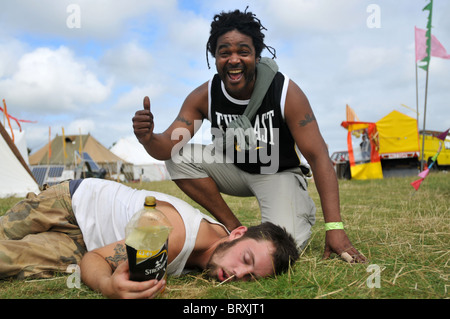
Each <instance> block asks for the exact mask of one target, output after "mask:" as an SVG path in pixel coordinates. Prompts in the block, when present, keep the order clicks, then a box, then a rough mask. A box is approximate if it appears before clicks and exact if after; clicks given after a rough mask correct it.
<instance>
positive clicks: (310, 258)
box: [0, 171, 450, 300]
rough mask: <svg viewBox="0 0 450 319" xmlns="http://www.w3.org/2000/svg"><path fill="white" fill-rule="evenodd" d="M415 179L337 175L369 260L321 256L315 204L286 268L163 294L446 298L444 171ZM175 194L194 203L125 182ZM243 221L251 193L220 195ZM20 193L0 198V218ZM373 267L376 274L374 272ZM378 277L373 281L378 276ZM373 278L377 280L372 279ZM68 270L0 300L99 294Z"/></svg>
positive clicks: (449, 230)
mask: <svg viewBox="0 0 450 319" xmlns="http://www.w3.org/2000/svg"><path fill="white" fill-rule="evenodd" d="M416 179H417V177H392V178H385V179H382V180H366V181H357V180H340V181H339V184H340V196H341V207H342V217H343V221H344V223H345V227H346V231H347V233H348V235H349V237H350V240H351V241H352V243H353V244H354V246H355V247H356V248H357V249H358V250H360V252H362V253H364V255H365V256H367V258H368V259H369V262H368V263H367V264H348V263H345V262H344V261H342V260H341V259H339V258H337V257H336V255H334V256H332V258H330V259H328V260H322V253H323V247H324V235H325V231H324V229H323V217H322V211H321V209H320V205H319V197H318V194H317V191H316V189H315V185H314V181H310V185H309V191H310V193H311V196H312V197H313V199H314V201H315V202H316V205H317V207H318V211H317V222H316V225H315V226H314V227H313V234H312V237H311V241H310V243H309V244H308V246H307V247H306V248H305V250H304V251H303V252H302V253H301V257H300V259H299V261H298V262H297V263H296V264H294V265H292V267H291V269H290V271H289V272H288V273H286V274H284V275H281V276H277V277H276V278H267V279H262V280H259V281H255V282H241V283H238V282H228V283H224V284H222V285H220V286H218V284H219V282H217V281H213V280H208V279H206V278H204V277H203V276H202V275H201V274H199V273H195V274H190V275H187V276H182V277H178V278H175V277H169V279H168V286H167V289H166V291H165V293H164V294H163V295H162V296H161V297H160V298H162V299H251V300H256V299H316V298H317V299H446V298H448V297H449V291H450V282H449V280H448V279H449V278H448V276H449V266H450V265H449V261H450V254H449V247H450V201H449V198H450V174H449V173H448V172H446V171H439V172H431V173H430V174H429V175H428V176H427V178H426V179H425V180H424V181H423V183H422V185H421V187H420V188H419V189H418V190H417V191H415V189H414V188H413V187H412V186H411V182H413V181H414V180H416ZM129 185H131V186H133V187H136V188H146V189H156V190H159V191H161V192H165V193H168V194H172V195H175V196H178V197H180V198H182V199H184V200H186V201H187V202H189V203H191V204H192V205H193V206H196V207H198V208H199V209H201V210H202V211H203V212H205V210H204V209H202V208H201V207H199V206H198V205H197V204H196V203H195V202H193V201H191V200H190V199H189V198H187V196H186V195H184V194H183V193H182V192H181V191H180V190H179V189H178V188H177V186H176V185H175V184H174V183H173V182H171V181H162V182H153V183H142V184H139V183H134V184H129ZM225 198H226V201H227V202H228V203H229V205H230V206H231V208H232V209H233V211H234V212H235V213H236V214H237V215H238V217H239V218H240V219H241V221H242V223H243V224H244V225H254V224H257V223H259V221H260V216H259V209H258V204H257V202H256V200H255V199H254V198H239V197H231V196H226V197H225ZM19 200H20V199H19V198H7V199H1V200H0V215H1V214H4V213H5V212H6V210H7V209H8V208H9V207H11V206H12V205H13V204H14V203H15V202H17V201H19ZM377 270H379V276H377V275H378V274H377ZM377 277H378V278H377ZM377 280H378V281H377ZM74 284H75V281H74V280H73V274H58V275H56V276H55V277H54V278H51V279H47V280H25V281H19V280H9V279H8V280H0V299H8V298H9V299H99V298H103V297H102V296H101V295H100V294H98V293H96V292H94V291H92V290H90V289H89V288H88V287H87V286H85V285H84V284H82V283H81V285H80V287H79V288H77V287H76V285H74Z"/></svg>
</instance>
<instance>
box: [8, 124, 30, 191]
mask: <svg viewBox="0 0 450 319" xmlns="http://www.w3.org/2000/svg"><path fill="white" fill-rule="evenodd" d="M0 133H1V134H0V154H1V155H0V198H4V197H10V196H13V197H24V196H25V195H26V194H27V193H28V192H35V193H38V192H39V186H38V184H37V182H36V180H35V179H34V177H33V175H32V174H31V171H30V169H29V168H28V165H27V163H26V161H25V160H24V159H23V157H22V155H21V153H20V151H19V149H18V148H17V147H16V145H15V144H14V142H13V141H12V139H11V137H10V136H9V135H8V133H7V131H6V130H5V128H4V127H3V125H2V124H1V123H0Z"/></svg>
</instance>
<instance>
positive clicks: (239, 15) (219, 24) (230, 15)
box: [206, 7, 276, 68]
mask: <svg viewBox="0 0 450 319" xmlns="http://www.w3.org/2000/svg"><path fill="white" fill-rule="evenodd" d="M247 9H248V7H247V8H246V9H245V11H244V12H241V11H239V10H235V11H229V12H223V11H222V13H220V14H216V15H215V16H214V19H213V21H212V22H211V31H210V36H209V39H208V42H207V43H206V62H207V63H208V68H210V65H209V59H208V51H209V52H210V53H211V55H212V56H213V57H215V53H216V48H217V39H218V38H219V37H220V36H222V35H224V34H225V33H227V32H229V31H233V30H237V31H239V32H241V33H243V34H245V35H247V36H249V37H251V38H252V40H253V45H254V46H255V51H256V57H257V58H259V57H261V52H262V50H263V49H264V48H266V49H267V50H268V51H269V52H270V53H271V54H272V58H276V51H275V49H274V48H272V47H270V46H267V45H266V44H264V33H262V30H267V29H266V28H265V27H264V26H263V25H262V24H261V21H260V20H259V19H258V18H257V17H256V15H255V14H253V13H252V12H247Z"/></svg>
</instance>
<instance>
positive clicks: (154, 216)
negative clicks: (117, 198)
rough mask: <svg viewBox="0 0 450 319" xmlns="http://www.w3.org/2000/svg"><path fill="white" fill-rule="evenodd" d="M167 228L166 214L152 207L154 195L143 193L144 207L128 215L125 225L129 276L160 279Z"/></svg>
mask: <svg viewBox="0 0 450 319" xmlns="http://www.w3.org/2000/svg"><path fill="white" fill-rule="evenodd" d="M171 231H172V225H171V224H170V222H169V220H168V219H167V217H166V216H165V215H164V214H163V213H162V212H161V211H159V210H158V209H156V199H155V197H153V196H147V197H146V198H145V203H144V207H143V208H142V209H140V210H139V211H137V212H136V213H135V214H134V215H133V216H132V217H131V219H130V221H129V222H128V224H127V226H126V228H125V246H126V248H127V255H128V262H129V265H130V280H133V281H146V280H150V279H157V280H162V279H164V278H165V277H166V269H167V259H168V248H169V245H168V244H169V239H168V238H169V234H170V232H171Z"/></svg>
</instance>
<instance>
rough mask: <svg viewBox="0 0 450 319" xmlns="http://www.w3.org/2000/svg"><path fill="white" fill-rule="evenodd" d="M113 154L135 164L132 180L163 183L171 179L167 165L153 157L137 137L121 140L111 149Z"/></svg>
mask: <svg viewBox="0 0 450 319" xmlns="http://www.w3.org/2000/svg"><path fill="white" fill-rule="evenodd" d="M111 152H112V153H114V154H116V155H117V156H119V157H121V158H123V159H124V160H125V161H127V162H128V163H131V164H133V165H132V166H133V167H132V170H133V174H132V176H133V177H132V179H134V180H142V181H161V180H166V179H170V176H169V173H168V172H167V168H166V165H165V164H164V162H163V161H159V160H156V159H154V158H153V157H151V156H150V155H149V154H148V153H147V151H146V150H145V149H144V147H143V146H142V145H141V144H140V143H139V142H138V140H137V139H136V137H134V136H129V137H126V138H121V139H120V140H119V141H117V143H116V144H114V146H113V147H111Z"/></svg>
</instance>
